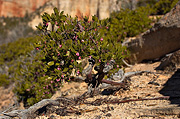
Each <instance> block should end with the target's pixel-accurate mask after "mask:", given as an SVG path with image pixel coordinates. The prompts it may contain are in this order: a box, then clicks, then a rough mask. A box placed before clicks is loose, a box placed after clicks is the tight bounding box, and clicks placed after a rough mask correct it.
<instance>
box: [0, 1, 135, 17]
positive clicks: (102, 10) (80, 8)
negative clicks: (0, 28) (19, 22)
mask: <svg viewBox="0 0 180 119" xmlns="http://www.w3.org/2000/svg"><path fill="white" fill-rule="evenodd" d="M128 1H129V2H128ZM130 1H134V2H135V3H136V1H137V0H0V16H5V17H7V16H8V17H13V16H16V17H23V16H24V15H25V14H26V12H28V13H32V12H34V11H35V10H36V9H37V8H39V7H40V6H43V5H44V4H45V3H47V2H48V3H50V4H51V6H52V7H57V8H59V10H60V11H65V13H67V14H69V15H71V16H76V15H77V16H78V17H81V16H91V15H97V16H98V17H99V18H100V19H103V18H107V17H109V15H110V13H111V12H112V11H118V10H120V8H121V6H125V5H126V6H128V5H130V4H131V3H130ZM134 2H133V4H134ZM122 4H123V5H122Z"/></svg>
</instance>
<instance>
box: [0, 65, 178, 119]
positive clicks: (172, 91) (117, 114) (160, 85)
mask: <svg viewBox="0 0 180 119" xmlns="http://www.w3.org/2000/svg"><path fill="white" fill-rule="evenodd" d="M158 65H159V62H156V63H151V64H150V63H149V64H137V65H134V66H133V67H130V68H126V69H125V71H126V72H130V71H144V70H148V71H152V72H157V71H156V70H155V68H156V67H157V66H158ZM179 84H180V70H178V69H177V70H176V71H174V72H170V73H163V72H158V73H156V74H147V73H143V74H142V75H137V76H133V77H131V78H130V84H129V89H127V90H123V89H121V90H119V91H116V92H115V93H114V94H112V95H98V96H95V97H93V98H89V99H87V100H88V101H95V100H96V99H100V98H102V99H103V98H107V99H114V100H115V99H119V100H128V99H141V98H155V97H161V96H170V97H171V98H170V99H159V100H143V101H131V102H126V103H119V104H105V103H103V104H102V105H99V106H94V105H87V104H82V105H78V106H75V107H72V108H73V109H78V110H81V114H79V115H78V114H74V113H73V114H69V115H66V116H60V115H58V114H56V113H51V114H44V115H41V116H39V117H36V119H48V118H49V119H136V118H141V119H147V118H148V119H154V118H155V119H159V118H160V119H170V118H173V119H176V118H180V107H179V104H180V87H179ZM85 91H87V84H86V83H77V82H72V83H69V84H67V83H66V84H65V85H64V87H63V88H62V89H61V91H59V92H57V93H56V94H55V95H54V96H53V97H52V99H56V98H57V97H59V96H60V95H63V96H65V97H69V98H72V97H76V96H78V95H81V94H83V93H84V92H85ZM3 95H5V94H3ZM6 100H8V99H7V98H6ZM4 101H5V98H4V100H2V98H0V102H1V103H0V104H1V105H2V102H4Z"/></svg>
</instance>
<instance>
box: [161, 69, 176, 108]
mask: <svg viewBox="0 0 180 119" xmlns="http://www.w3.org/2000/svg"><path fill="white" fill-rule="evenodd" d="M159 92H160V93H161V94H162V95H164V96H170V101H171V103H172V104H178V105H179V106H180V69H177V71H176V72H175V73H174V74H173V75H172V76H171V78H169V79H168V81H167V82H166V83H165V84H164V88H162V89H161V90H160V91H159Z"/></svg>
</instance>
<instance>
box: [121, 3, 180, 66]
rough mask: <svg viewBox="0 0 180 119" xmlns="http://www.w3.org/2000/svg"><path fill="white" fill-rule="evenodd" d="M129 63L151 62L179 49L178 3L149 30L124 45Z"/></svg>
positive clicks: (179, 7)
mask: <svg viewBox="0 0 180 119" xmlns="http://www.w3.org/2000/svg"><path fill="white" fill-rule="evenodd" d="M124 45H126V46H127V47H128V49H129V50H130V51H131V58H129V60H130V62H131V63H139V62H141V61H143V60H153V59H156V58H160V57H162V56H164V55H166V54H168V53H171V52H174V51H176V50H178V49H180V1H179V2H178V3H177V4H176V5H175V7H174V8H173V9H172V10H171V11H170V12H169V13H167V14H166V15H165V16H164V17H162V18H161V19H160V20H159V22H157V23H156V24H155V25H154V26H153V27H152V28H151V29H149V30H148V31H146V32H145V33H143V34H141V35H139V37H137V38H135V39H133V40H129V41H126V42H125V43H124Z"/></svg>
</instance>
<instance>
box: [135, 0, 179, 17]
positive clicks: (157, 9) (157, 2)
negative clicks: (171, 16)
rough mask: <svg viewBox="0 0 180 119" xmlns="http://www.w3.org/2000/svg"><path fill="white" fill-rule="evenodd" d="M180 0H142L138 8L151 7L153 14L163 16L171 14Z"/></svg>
mask: <svg viewBox="0 0 180 119" xmlns="http://www.w3.org/2000/svg"><path fill="white" fill-rule="evenodd" d="M178 1H179V0H140V1H139V2H138V6H147V5H150V6H151V8H152V10H153V12H152V14H156V15H163V14H166V13H167V12H169V11H170V10H171V9H172V8H173V7H174V6H175V5H176V3H177V2H178Z"/></svg>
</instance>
